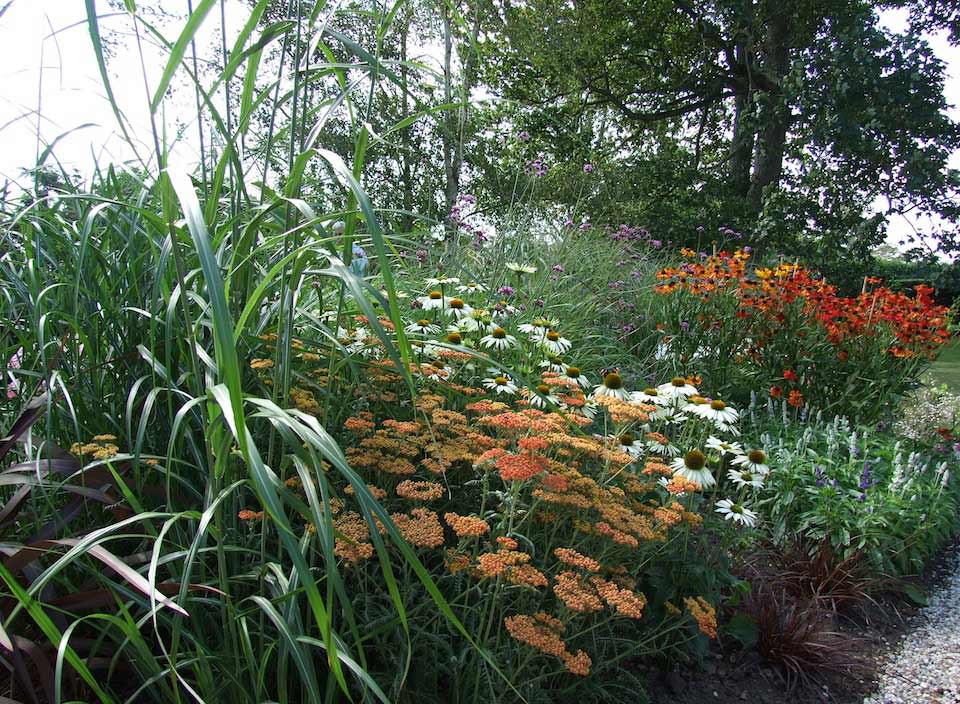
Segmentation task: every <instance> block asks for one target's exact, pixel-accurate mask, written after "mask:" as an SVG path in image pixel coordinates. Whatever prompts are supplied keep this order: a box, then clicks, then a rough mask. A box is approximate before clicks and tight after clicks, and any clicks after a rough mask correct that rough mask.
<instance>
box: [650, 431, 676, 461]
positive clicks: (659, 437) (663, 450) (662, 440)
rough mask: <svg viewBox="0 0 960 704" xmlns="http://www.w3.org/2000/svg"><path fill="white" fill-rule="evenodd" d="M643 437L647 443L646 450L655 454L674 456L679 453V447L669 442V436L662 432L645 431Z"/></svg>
mask: <svg viewBox="0 0 960 704" xmlns="http://www.w3.org/2000/svg"><path fill="white" fill-rule="evenodd" d="M643 437H644V440H645V442H646V445H647V450H649V451H650V452H652V453H654V454H655V455H661V456H662V457H676V456H677V455H679V454H680V448H679V447H677V446H676V445H674V444H673V443H672V442H670V438H668V437H667V436H666V435H664V434H663V433H647V434H646V435H644V436H643Z"/></svg>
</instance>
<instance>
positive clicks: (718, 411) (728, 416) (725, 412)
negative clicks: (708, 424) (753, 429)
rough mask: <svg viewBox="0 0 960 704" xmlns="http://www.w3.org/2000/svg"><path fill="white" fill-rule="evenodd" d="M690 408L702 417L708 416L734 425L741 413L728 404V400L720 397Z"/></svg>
mask: <svg viewBox="0 0 960 704" xmlns="http://www.w3.org/2000/svg"><path fill="white" fill-rule="evenodd" d="M690 410H691V411H692V412H693V413H696V414H697V415H698V416H700V417H701V418H706V419H707V420H710V421H714V422H716V423H721V424H723V425H732V424H733V423H736V422H737V421H738V420H739V419H740V413H739V412H738V411H737V409H736V408H733V407H732V406H728V405H727V404H726V402H724V401H721V400H720V399H718V398H715V399H713V400H712V401H710V402H709V403H702V404H699V405H696V406H694V407H693V408H691V409H690Z"/></svg>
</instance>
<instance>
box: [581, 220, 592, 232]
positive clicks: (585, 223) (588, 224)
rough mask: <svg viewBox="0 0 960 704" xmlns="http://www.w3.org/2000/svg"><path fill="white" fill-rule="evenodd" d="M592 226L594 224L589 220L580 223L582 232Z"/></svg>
mask: <svg viewBox="0 0 960 704" xmlns="http://www.w3.org/2000/svg"><path fill="white" fill-rule="evenodd" d="M591 227H593V226H592V225H591V224H590V223H588V222H582V223H580V231H581V232H586V231H587V230H589V229H590V228H591Z"/></svg>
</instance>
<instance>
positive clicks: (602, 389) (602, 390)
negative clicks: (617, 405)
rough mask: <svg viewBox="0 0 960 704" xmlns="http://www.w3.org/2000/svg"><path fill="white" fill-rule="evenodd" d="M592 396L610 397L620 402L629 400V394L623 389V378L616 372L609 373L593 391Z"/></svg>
mask: <svg viewBox="0 0 960 704" xmlns="http://www.w3.org/2000/svg"><path fill="white" fill-rule="evenodd" d="M593 395H594V396H612V397H613V398H618V399H620V400H621V401H629V400H630V392H629V391H627V390H626V389H625V388H623V377H621V376H620V375H619V374H617V372H609V373H608V374H607V375H606V376H604V377H603V381H602V382H601V383H600V384H599V385H598V386H597V387H596V388H595V389H594V390H593Z"/></svg>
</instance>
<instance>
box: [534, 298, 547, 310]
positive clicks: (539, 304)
mask: <svg viewBox="0 0 960 704" xmlns="http://www.w3.org/2000/svg"><path fill="white" fill-rule="evenodd" d="M546 304H547V302H546V301H544V300H543V299H542V298H538V299H537V300H535V301H534V302H533V305H535V306H536V307H537V308H543V307H544V306H545V305H546Z"/></svg>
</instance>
